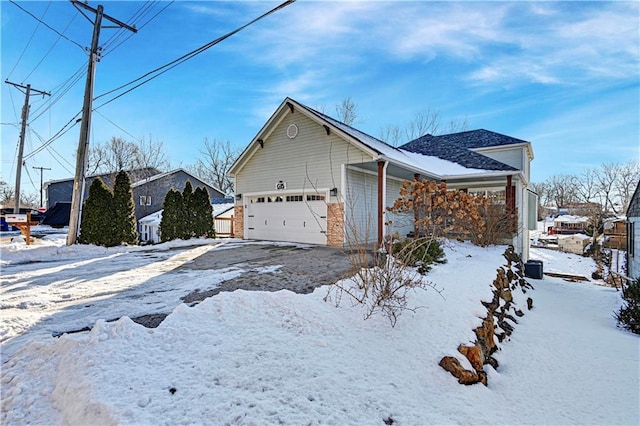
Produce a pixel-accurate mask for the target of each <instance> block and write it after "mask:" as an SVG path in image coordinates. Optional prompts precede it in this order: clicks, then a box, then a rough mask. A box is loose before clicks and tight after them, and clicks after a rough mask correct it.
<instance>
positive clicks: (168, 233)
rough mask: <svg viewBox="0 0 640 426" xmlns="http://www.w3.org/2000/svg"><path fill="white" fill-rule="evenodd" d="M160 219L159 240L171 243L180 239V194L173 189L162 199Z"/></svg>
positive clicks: (181, 216)
mask: <svg viewBox="0 0 640 426" xmlns="http://www.w3.org/2000/svg"><path fill="white" fill-rule="evenodd" d="M162 208H163V209H164V210H163V211H162V219H161V220H160V239H161V241H163V242H164V241H171V240H174V239H176V238H181V236H182V234H183V231H182V230H181V227H182V226H181V223H182V222H183V214H182V210H183V209H182V194H181V193H180V192H179V191H176V190H175V189H171V190H169V192H167V195H166V196H165V197H164V202H163V204H162Z"/></svg>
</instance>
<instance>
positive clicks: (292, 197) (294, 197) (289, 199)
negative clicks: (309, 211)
mask: <svg viewBox="0 0 640 426" xmlns="http://www.w3.org/2000/svg"><path fill="white" fill-rule="evenodd" d="M292 201H294V202H295V201H302V195H287V202H292Z"/></svg>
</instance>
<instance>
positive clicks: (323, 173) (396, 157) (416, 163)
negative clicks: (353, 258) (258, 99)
mask: <svg viewBox="0 0 640 426" xmlns="http://www.w3.org/2000/svg"><path fill="white" fill-rule="evenodd" d="M531 160H533V151H532V148H531V143H530V142H527V141H524V140H521V139H516V138H513V137H510V136H506V135H501V134H499V133H495V132H490V131H487V130H482V129H481V130H474V131H470V132H462V133H456V134H451V135H444V136H432V135H424V136H422V137H421V138H419V139H416V140H414V141H410V142H409V143H407V144H406V145H403V146H401V147H399V148H397V147H393V146H390V145H388V144H386V143H384V142H383V141H380V140H378V139H376V138H374V137H372V136H369V135H367V134H366V133H363V132H361V131H359V130H357V129H355V128H353V127H351V126H348V125H346V124H344V123H341V122H339V121H337V120H335V119H333V118H331V117H329V116H327V115H325V114H322V113H320V112H318V111H315V110H313V109H311V108H309V107H307V106H305V105H303V104H301V103H299V102H297V101H295V100H293V99H291V98H286V99H285V100H284V101H283V102H282V103H281V104H280V106H279V107H278V108H277V109H276V111H275V112H274V113H273V115H272V116H271V118H269V120H268V121H267V123H266V124H265V125H264V126H263V127H262V129H261V130H260V131H259V132H258V134H257V135H256V136H255V137H254V138H253V140H252V141H251V142H250V143H249V145H248V146H247V147H246V149H245V150H244V151H243V152H242V154H241V155H240V156H239V157H238V159H237V160H236V162H235V163H234V164H233V166H232V167H231V170H230V174H231V175H232V176H233V178H234V180H235V191H236V195H235V196H236V206H235V216H234V219H235V225H234V232H235V235H236V236H237V237H240V238H247V239H257V240H275V241H293V242H302V243H311V244H323V245H330V246H344V245H347V244H349V241H354V240H356V241H358V242H364V243H371V242H373V243H375V242H377V243H378V244H380V243H381V241H382V240H383V239H384V237H385V236H386V235H391V234H394V233H398V234H400V235H406V234H408V233H410V232H411V231H412V230H413V220H412V218H409V217H392V216H391V215H390V213H389V212H387V211H386V208H387V207H389V206H391V205H393V203H394V201H395V200H396V198H398V195H399V191H400V188H401V186H402V184H403V182H404V181H406V180H409V181H412V180H414V179H415V178H418V179H424V178H426V179H431V180H435V181H437V182H442V181H446V183H447V186H448V187H449V188H455V189H463V190H466V191H468V192H473V193H482V194H485V195H487V196H489V197H491V198H492V199H495V200H496V202H501V203H502V204H503V205H504V207H505V211H506V213H507V214H510V215H512V216H515V217H516V220H517V223H516V225H517V227H516V229H517V232H515V233H514V235H513V245H514V246H515V247H516V250H517V251H518V253H519V254H521V256H522V257H523V259H524V260H525V261H526V260H527V259H528V251H529V250H528V249H529V237H528V232H529V230H530V229H535V224H536V223H535V219H536V217H535V213H536V206H537V202H536V195H535V193H533V192H532V191H530V190H529V189H528V187H529V172H530V162H531ZM390 221H392V223H393V224H392V225H390V224H389V222H390Z"/></svg>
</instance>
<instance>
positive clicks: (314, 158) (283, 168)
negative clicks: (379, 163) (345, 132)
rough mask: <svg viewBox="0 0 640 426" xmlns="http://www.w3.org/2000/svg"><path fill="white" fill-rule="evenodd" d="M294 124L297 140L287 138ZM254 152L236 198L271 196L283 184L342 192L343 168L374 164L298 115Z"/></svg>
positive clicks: (288, 118)
mask: <svg viewBox="0 0 640 426" xmlns="http://www.w3.org/2000/svg"><path fill="white" fill-rule="evenodd" d="M291 124H295V125H297V126H298V135H297V136H296V137H295V138H294V139H289V138H288V137H287V127H288V126H289V125H291ZM252 149H253V151H254V152H253V155H252V156H251V158H250V160H249V161H247V163H246V164H245V165H244V167H242V169H241V170H240V171H239V172H238V173H237V175H236V180H235V181H236V188H235V192H236V194H243V195H244V194H251V193H264V192H271V191H274V190H275V186H276V183H278V182H279V181H282V182H284V183H285V184H286V188H287V189H291V190H293V189H295V190H302V189H304V190H305V191H310V190H313V189H314V188H340V187H341V179H340V174H341V165H342V164H349V163H361V162H364V161H371V157H368V156H366V154H364V153H363V152H362V151H360V150H359V149H357V148H355V147H354V146H353V145H350V144H349V143H347V142H345V141H344V140H342V139H340V138H339V137H338V136H336V135H335V134H334V133H333V132H331V134H329V135H327V133H326V131H325V129H324V128H323V127H322V126H320V125H318V124H317V123H315V122H314V121H312V120H310V119H308V118H307V117H306V116H304V115H303V114H301V113H300V112H298V111H295V112H293V113H287V114H286V115H285V117H284V118H283V120H282V121H281V122H280V123H279V124H278V125H277V126H276V127H275V128H274V130H273V132H271V134H269V135H268V136H267V137H266V138H265V140H264V147H263V148H261V147H260V146H259V145H258V144H255V145H254V147H253V148H252ZM244 204H246V203H244Z"/></svg>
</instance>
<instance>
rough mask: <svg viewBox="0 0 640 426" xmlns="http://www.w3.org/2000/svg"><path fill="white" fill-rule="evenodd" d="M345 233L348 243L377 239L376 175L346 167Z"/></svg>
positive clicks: (369, 241)
mask: <svg viewBox="0 0 640 426" xmlns="http://www.w3.org/2000/svg"><path fill="white" fill-rule="evenodd" d="M346 178H347V182H346V185H345V186H346V189H347V193H346V194H345V197H344V198H345V199H344V205H345V233H346V238H347V242H348V243H352V244H370V243H375V242H376V241H377V239H378V231H377V230H378V215H377V214H376V210H377V208H378V189H377V183H378V177H377V176H376V175H374V174H370V173H363V172H359V171H355V170H351V169H347V176H346Z"/></svg>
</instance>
